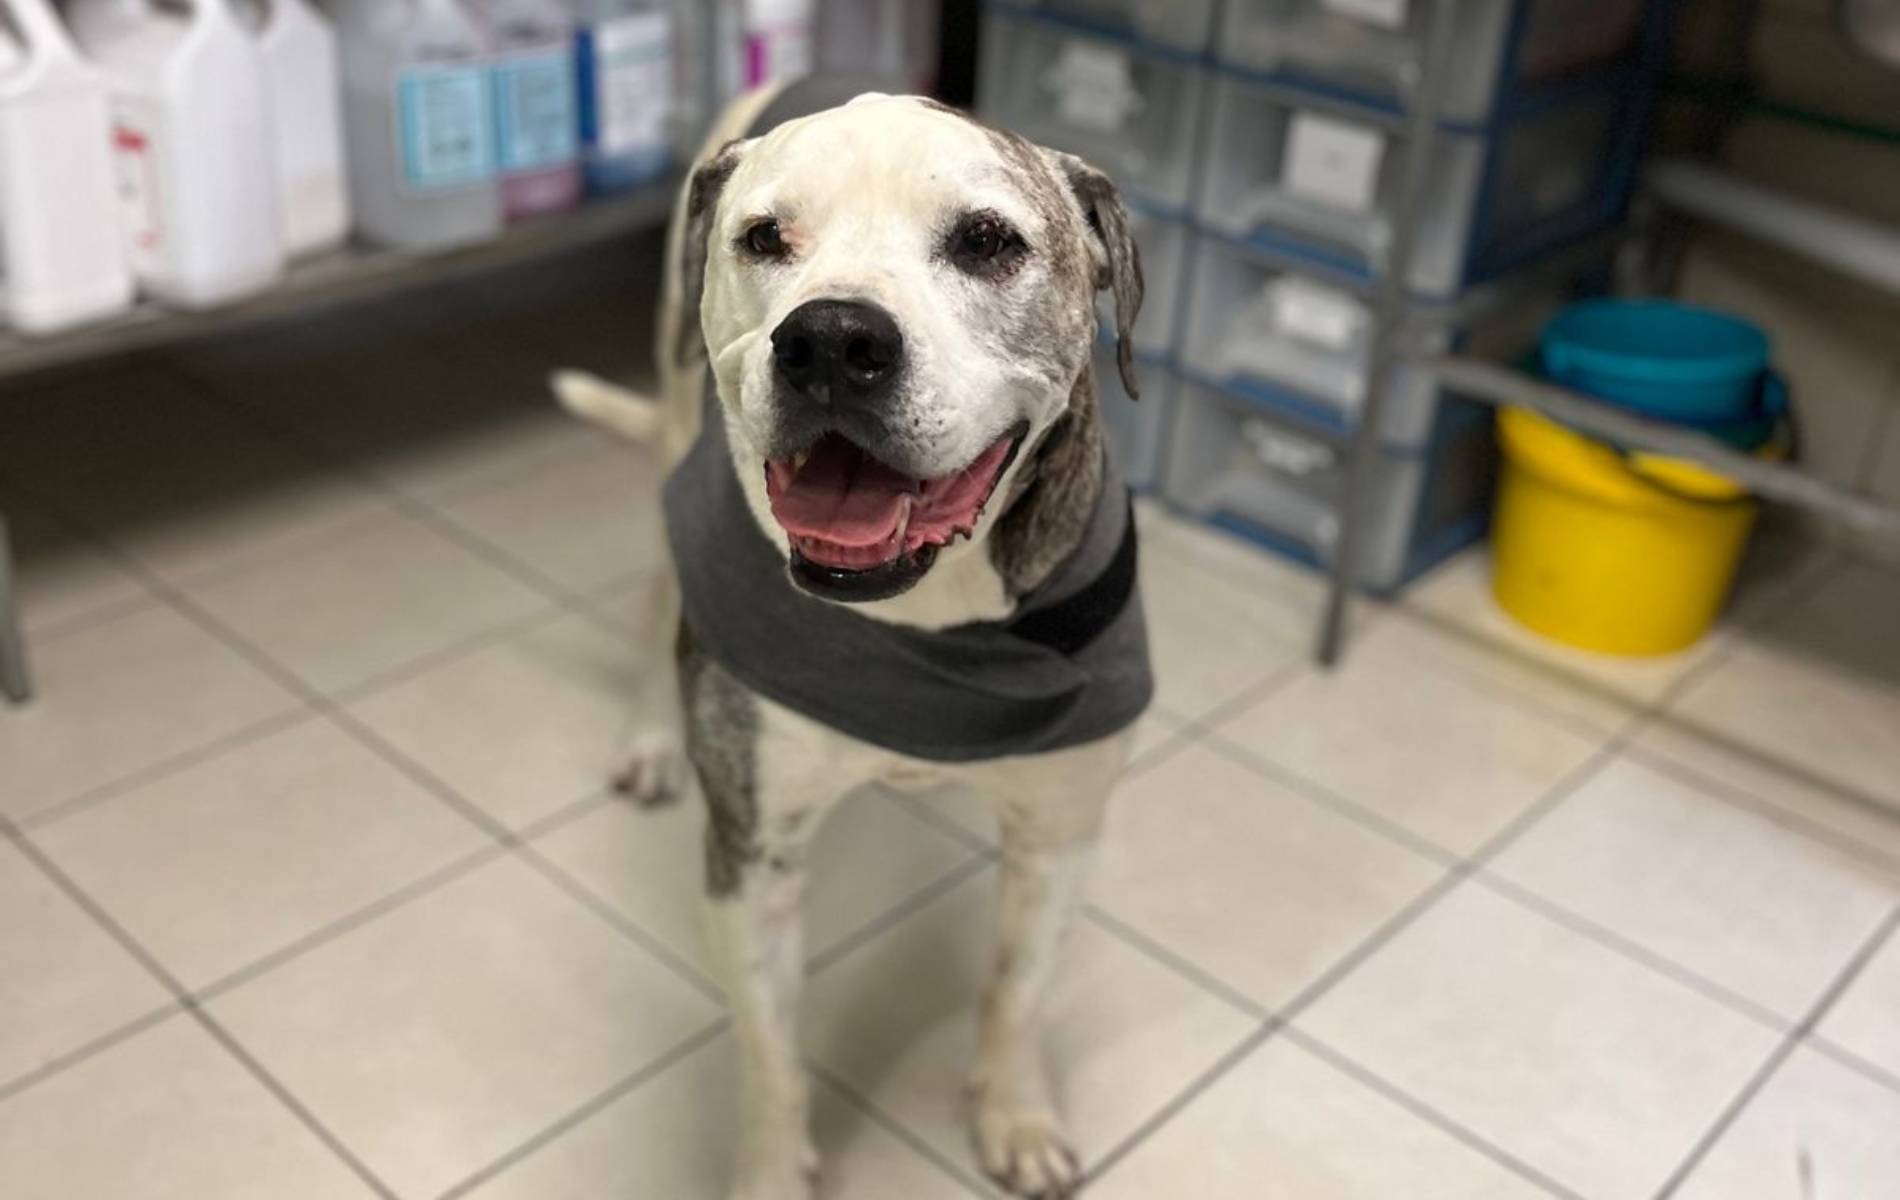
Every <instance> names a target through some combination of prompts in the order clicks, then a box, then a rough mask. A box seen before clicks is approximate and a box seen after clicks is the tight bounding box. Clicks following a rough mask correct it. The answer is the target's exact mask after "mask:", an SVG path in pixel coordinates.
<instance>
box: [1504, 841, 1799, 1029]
mask: <svg viewBox="0 0 1900 1200" xmlns="http://www.w3.org/2000/svg"><path fill="white" fill-rule="evenodd" d="M1470 878H1471V881H1472V882H1473V883H1475V884H1477V885H1478V886H1480V887H1483V888H1485V889H1486V890H1488V891H1491V892H1494V893H1496V894H1497V895H1499V896H1502V897H1504V898H1506V899H1509V900H1512V901H1515V902H1516V903H1517V904H1518V906H1519V907H1521V908H1526V909H1529V910H1530V911H1532V912H1534V913H1537V914H1538V915H1540V916H1542V917H1544V918H1545V919H1547V920H1549V921H1552V922H1554V923H1556V924H1558V925H1562V926H1563V927H1564V928H1566V929H1568V930H1570V931H1571V932H1572V933H1575V934H1579V935H1581V936H1583V937H1586V938H1588V939H1590V940H1591V941H1593V942H1597V943H1598V944H1600V945H1602V946H1605V947H1607V948H1609V949H1611V950H1614V951H1616V952H1617V953H1619V954H1621V955H1622V956H1623V957H1624V958H1627V959H1630V960H1632V961H1633V962H1636V963H1639V964H1641V965H1642V966H1645V967H1648V968H1649V969H1650V970H1651V971H1654V972H1655V973H1656V974H1658V975H1663V976H1666V977H1668V978H1670V979H1673V980H1674V981H1675V982H1677V983H1679V984H1681V985H1682V986H1683V987H1686V988H1688V989H1689V990H1691V991H1694V992H1698V993H1700V994H1701V995H1702V996H1704V997H1706V998H1707V999H1709V1000H1713V1001H1715V1002H1716V1003H1717V1004H1720V1005H1721V1006H1722V1007H1724V1008H1727V1009H1730V1010H1732V1011H1733V1012H1735V1014H1736V1015H1738V1016H1742V1017H1746V1018H1748V1019H1749V1020H1751V1021H1754V1022H1755V1023H1757V1024H1759V1025H1763V1026H1765V1027H1767V1028H1768V1029H1770V1030H1772V1031H1773V1032H1775V1033H1777V1034H1785V1033H1787V1032H1788V1031H1789V1030H1791V1029H1793V1028H1794V1023H1793V1022H1792V1021H1791V1020H1789V1018H1787V1017H1785V1016H1782V1015H1781V1014H1780V1013H1777V1012H1775V1011H1774V1010H1773V1009H1771V1008H1769V1007H1767V1006H1766V1005H1764V1004H1761V1003H1760V1002H1758V1001H1755V1000H1751V999H1750V998H1749V997H1747V996H1745V995H1743V994H1742V993H1740V992H1737V991H1735V990H1734V989H1732V988H1729V987H1726V986H1724V985H1723V984H1721V983H1718V982H1716V981H1715V980H1713V979H1710V978H1709V977H1708V976H1706V975H1703V974H1701V973H1700V972H1697V971H1693V970H1691V969H1690V968H1688V967H1686V966H1683V965H1682V964H1681V963H1678V962H1676V961H1674V960H1673V959H1670V958H1668V957H1667V956H1665V955H1662V954H1659V953H1657V952H1656V951H1654V950H1650V949H1649V948H1647V947H1645V946H1643V945H1642V944H1641V943H1639V942H1636V941H1633V940H1632V939H1630V938H1627V937H1625V936H1624V935H1622V934H1620V933H1618V932H1617V931H1616V930H1614V929H1612V928H1610V927H1609V926H1607V925H1604V924H1602V923H1601V922H1598V921H1593V920H1591V919H1590V918H1588V917H1585V916H1582V915H1580V914H1578V913H1574V912H1571V911H1570V910H1569V909H1567V908H1565V907H1564V906H1562V905H1561V904H1558V903H1557V902H1556V901H1554V900H1548V899H1546V898H1544V897H1543V896H1540V895H1538V894H1537V893H1536V892H1534V891H1532V890H1531V889H1530V888H1527V887H1525V886H1523V885H1522V884H1519V883H1517V882H1516V881H1515V880H1512V879H1510V878H1508V877H1506V876H1503V875H1499V874H1497V873H1496V872H1494V871H1492V870H1490V869H1489V868H1487V867H1480V868H1478V869H1476V870H1474V871H1472V872H1471V875H1470Z"/></svg>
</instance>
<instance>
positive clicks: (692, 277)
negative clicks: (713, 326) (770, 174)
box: [675, 139, 745, 363]
mask: <svg viewBox="0 0 1900 1200" xmlns="http://www.w3.org/2000/svg"><path fill="white" fill-rule="evenodd" d="M744 146H745V142H744V141H743V140H741V139H734V140H733V141H730V142H727V143H726V144H725V145H723V146H721V147H720V148H719V149H718V151H717V152H715V153H714V154H713V155H712V157H710V158H708V159H706V160H705V161H704V162H702V163H701V164H700V165H699V167H698V169H696V170H695V171H694V172H693V177H692V178H691V179H690V180H688V181H687V184H686V220H685V223H684V224H683V225H682V226H681V228H680V306H679V318H678V319H679V345H678V346H677V347H675V352H676V360H677V361H678V362H681V363H689V362H698V361H700V360H702V359H704V358H705V356H706V336H705V333H704V331H703V330H702V329H701V328H700V323H699V302H700V298H701V297H702V296H703V295H704V294H705V292H706V259H707V251H708V247H707V239H708V238H709V237H711V236H712V223H713V214H714V213H715V212H717V211H718V209H719V196H720V193H722V192H724V191H725V190H726V181H727V180H728V179H731V178H732V173H733V171H734V170H736V169H737V168H738V166H739V158H740V152H741V150H742V149H743V147H744Z"/></svg>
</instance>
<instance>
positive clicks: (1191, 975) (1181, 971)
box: [1082, 903, 1278, 1021]
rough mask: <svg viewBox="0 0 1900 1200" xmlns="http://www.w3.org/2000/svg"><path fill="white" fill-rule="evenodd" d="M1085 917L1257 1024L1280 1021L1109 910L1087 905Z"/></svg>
mask: <svg viewBox="0 0 1900 1200" xmlns="http://www.w3.org/2000/svg"><path fill="white" fill-rule="evenodd" d="M1082 917H1083V919H1084V920H1086V921H1088V922H1089V923H1090V924H1092V925H1095V926H1096V927H1097V928H1099V929H1101V930H1102V931H1103V932H1104V933H1107V934H1109V935H1111V936H1113V937H1116V938H1119V939H1120V940H1121V941H1123V942H1125V943H1127V944H1128V945H1129V946H1131V947H1133V948H1135V949H1138V950H1140V951H1141V952H1142V953H1144V954H1146V955H1147V956H1148V957H1150V958H1152V959H1154V960H1156V961H1157V962H1160V963H1164V964H1166V965H1167V966H1168V967H1169V968H1170V969H1171V970H1173V972H1174V973H1175V974H1176V975H1179V976H1180V977H1181V978H1183V979H1185V980H1187V981H1188V982H1190V983H1193V984H1196V985H1197V986H1199V987H1200V988H1201V989H1202V990H1203V991H1205V992H1207V993H1208V994H1209V995H1212V996H1214V997H1216V998H1217V999H1220V1000H1224V1001H1226V1002H1227V1003H1228V1004H1229V1005H1231V1006H1233V1007H1234V1008H1235V1009H1238V1010H1239V1011H1240V1012H1242V1013H1245V1014H1246V1015H1247V1016H1250V1017H1252V1018H1253V1019H1254V1020H1256V1021H1273V1020H1276V1019H1277V1017H1278V1014H1276V1013H1275V1012H1274V1011H1273V1010H1272V1009H1271V1008H1270V1007H1268V1006H1267V1005H1265V1004H1261V1003H1260V1002H1258V1001H1256V1000H1255V999H1254V998H1253V997H1251V996H1249V995H1247V994H1246V993H1245V992H1243V991H1241V990H1240V989H1239V988H1236V987H1234V986H1232V985H1230V984H1228V983H1227V982H1226V981H1224V980H1222V979H1220V978H1219V977H1217V976H1215V975H1214V974H1212V973H1211V972H1208V971H1205V970H1202V969H1201V968H1200V967H1199V966H1196V965H1195V964H1194V963H1193V962H1191V961H1189V960H1188V959H1186V958H1184V957H1182V956H1181V955H1179V954H1176V953H1175V952H1174V951H1172V950H1170V949H1168V948H1167V947H1166V946H1165V945H1163V944H1162V943H1160V942H1158V941H1156V940H1155V939H1154V938H1152V937H1149V936H1148V935H1147V934H1145V933H1143V932H1142V931H1141V930H1140V929H1137V928H1136V927H1135V926H1133V925H1130V924H1128V922H1126V921H1123V920H1122V919H1121V918H1119V917H1117V916H1116V915H1115V914H1113V913H1111V912H1109V911H1108V910H1107V909H1105V908H1102V907H1101V906H1099V905H1097V904H1094V903H1089V904H1085V905H1084V906H1083V908H1082Z"/></svg>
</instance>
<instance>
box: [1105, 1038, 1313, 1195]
mask: <svg viewBox="0 0 1900 1200" xmlns="http://www.w3.org/2000/svg"><path fill="white" fill-rule="evenodd" d="M1282 1024H1283V1023H1282V1022H1281V1020H1280V1018H1278V1017H1269V1018H1267V1019H1266V1020H1265V1021H1262V1022H1260V1024H1259V1025H1257V1026H1256V1027H1255V1028H1254V1029H1253V1030H1252V1031H1251V1032H1250V1033H1248V1034H1247V1035H1246V1036H1245V1037H1243V1038H1241V1039H1240V1040H1239V1041H1238V1042H1235V1043H1234V1044H1233V1045H1232V1046H1230V1047H1228V1049H1227V1051H1226V1052H1225V1053H1223V1054H1222V1055H1220V1057H1218V1058H1216V1059H1215V1060H1214V1061H1213V1062H1212V1063H1210V1064H1208V1065H1207V1067H1206V1068H1204V1069H1203V1070H1202V1071H1201V1072H1200V1073H1199V1074H1197V1075H1196V1076H1195V1077H1194V1078H1193V1079H1190V1080H1189V1081H1188V1082H1187V1085H1186V1086H1185V1087H1183V1088H1182V1089H1181V1090H1180V1091H1178V1092H1176V1093H1175V1094H1174V1095H1172V1096H1170V1097H1169V1098H1168V1099H1167V1100H1166V1101H1164V1102H1163V1103H1162V1105H1161V1107H1159V1108H1157V1109H1156V1110H1155V1111H1154V1112H1152V1113H1150V1114H1149V1115H1148V1117H1147V1119H1146V1120H1144V1121H1142V1123H1141V1124H1139V1125H1137V1126H1135V1128H1134V1129H1133V1130H1132V1131H1131V1132H1129V1133H1128V1135H1127V1136H1125V1137H1123V1138H1122V1140H1121V1141H1119V1142H1117V1143H1115V1145H1113V1146H1111V1147H1109V1149H1108V1150H1107V1152H1105V1153H1104V1154H1103V1155H1102V1156H1101V1157H1100V1158H1098V1159H1096V1160H1095V1161H1094V1162H1093V1163H1091V1164H1089V1165H1088V1167H1087V1168H1086V1169H1085V1170H1084V1171H1083V1173H1082V1182H1083V1184H1084V1186H1087V1187H1093V1186H1095V1185H1096V1184H1098V1183H1100V1182H1101V1181H1102V1177H1103V1176H1105V1175H1107V1174H1108V1173H1109V1172H1110V1171H1113V1170H1114V1169H1115V1168H1116V1167H1118V1166H1120V1165H1121V1164H1122V1162H1123V1161H1124V1160H1126V1159H1127V1158H1128V1156H1129V1155H1130V1154H1132V1153H1134V1152H1135V1151H1136V1150H1137V1149H1139V1148H1140V1147H1141V1146H1142V1145H1143V1144H1144V1143H1146V1142H1147V1141H1148V1139H1149V1138H1151V1137H1153V1136H1154V1135H1155V1134H1157V1133H1159V1132H1161V1130H1162V1129H1164V1128H1166V1127H1167V1126H1168V1125H1169V1124H1170V1123H1171V1122H1172V1121H1173V1120H1174V1119H1175V1118H1176V1117H1178V1116H1180V1115H1181V1113H1182V1112H1184V1111H1185V1110H1186V1109H1187V1108H1188V1107H1189V1106H1190V1105H1192V1104H1193V1103H1194V1102H1195V1101H1196V1100H1199V1099H1200V1098H1201V1097H1202V1096H1203V1095H1205V1094H1206V1092H1207V1091H1208V1089H1210V1088H1212V1087H1213V1086H1214V1085H1215V1084H1217V1083H1219V1082H1220V1081H1221V1080H1222V1079H1224V1078H1226V1077H1227V1075H1228V1074H1229V1073H1230V1072H1231V1071H1233V1069H1234V1068H1235V1067H1238V1066H1239V1065H1240V1064H1241V1063H1243V1062H1245V1061H1246V1060H1247V1059H1248V1058H1250V1057H1252V1056H1253V1053H1254V1051H1256V1050H1258V1049H1259V1048H1260V1047H1261V1046H1264V1045H1265V1044H1266V1043H1267V1042H1268V1040H1269V1039H1271V1038H1272V1037H1273V1035H1274V1034H1276V1033H1278V1032H1279V1031H1280V1028H1281V1026H1282Z"/></svg>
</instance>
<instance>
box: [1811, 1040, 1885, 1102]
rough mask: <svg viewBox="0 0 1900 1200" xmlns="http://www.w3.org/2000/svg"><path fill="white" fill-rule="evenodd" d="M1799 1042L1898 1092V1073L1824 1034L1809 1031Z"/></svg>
mask: <svg viewBox="0 0 1900 1200" xmlns="http://www.w3.org/2000/svg"><path fill="white" fill-rule="evenodd" d="M1801 1044H1802V1045H1803V1046H1806V1047H1807V1048H1808V1049H1810V1050H1812V1051H1814V1052H1815V1053H1816V1054H1820V1055H1823V1056H1825V1057H1827V1058H1830V1059H1832V1060H1833V1061H1835V1062H1837V1063H1839V1064H1840V1065H1841V1066H1843V1067H1846V1068H1847V1069H1849V1070H1851V1071H1854V1072H1857V1073H1858V1074H1860V1075H1861V1076H1862V1077H1863V1078H1865V1079H1867V1080H1869V1081H1871V1082H1873V1083H1877V1084H1879V1085H1881V1086H1882V1087H1884V1088H1886V1089H1888V1090H1889V1091H1892V1092H1900V1075H1896V1074H1894V1073H1893V1072H1892V1071H1889V1070H1888V1069H1887V1068H1885V1067H1883V1066H1880V1065H1879V1064H1877V1063H1872V1062H1869V1061H1868V1060H1866V1059H1864V1058H1862V1057H1861V1056H1860V1055H1858V1054H1856V1053H1855V1052H1854V1051H1852V1050H1849V1049H1848V1048H1847V1047H1845V1046H1843V1045H1841V1044H1840V1043H1839V1042H1836V1041H1834V1040H1833V1039H1832V1038H1829V1037H1827V1036H1826V1035H1825V1034H1821V1033H1818V1032H1810V1033H1809V1034H1808V1036H1807V1037H1805V1038H1803V1039H1802V1040H1801Z"/></svg>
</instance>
